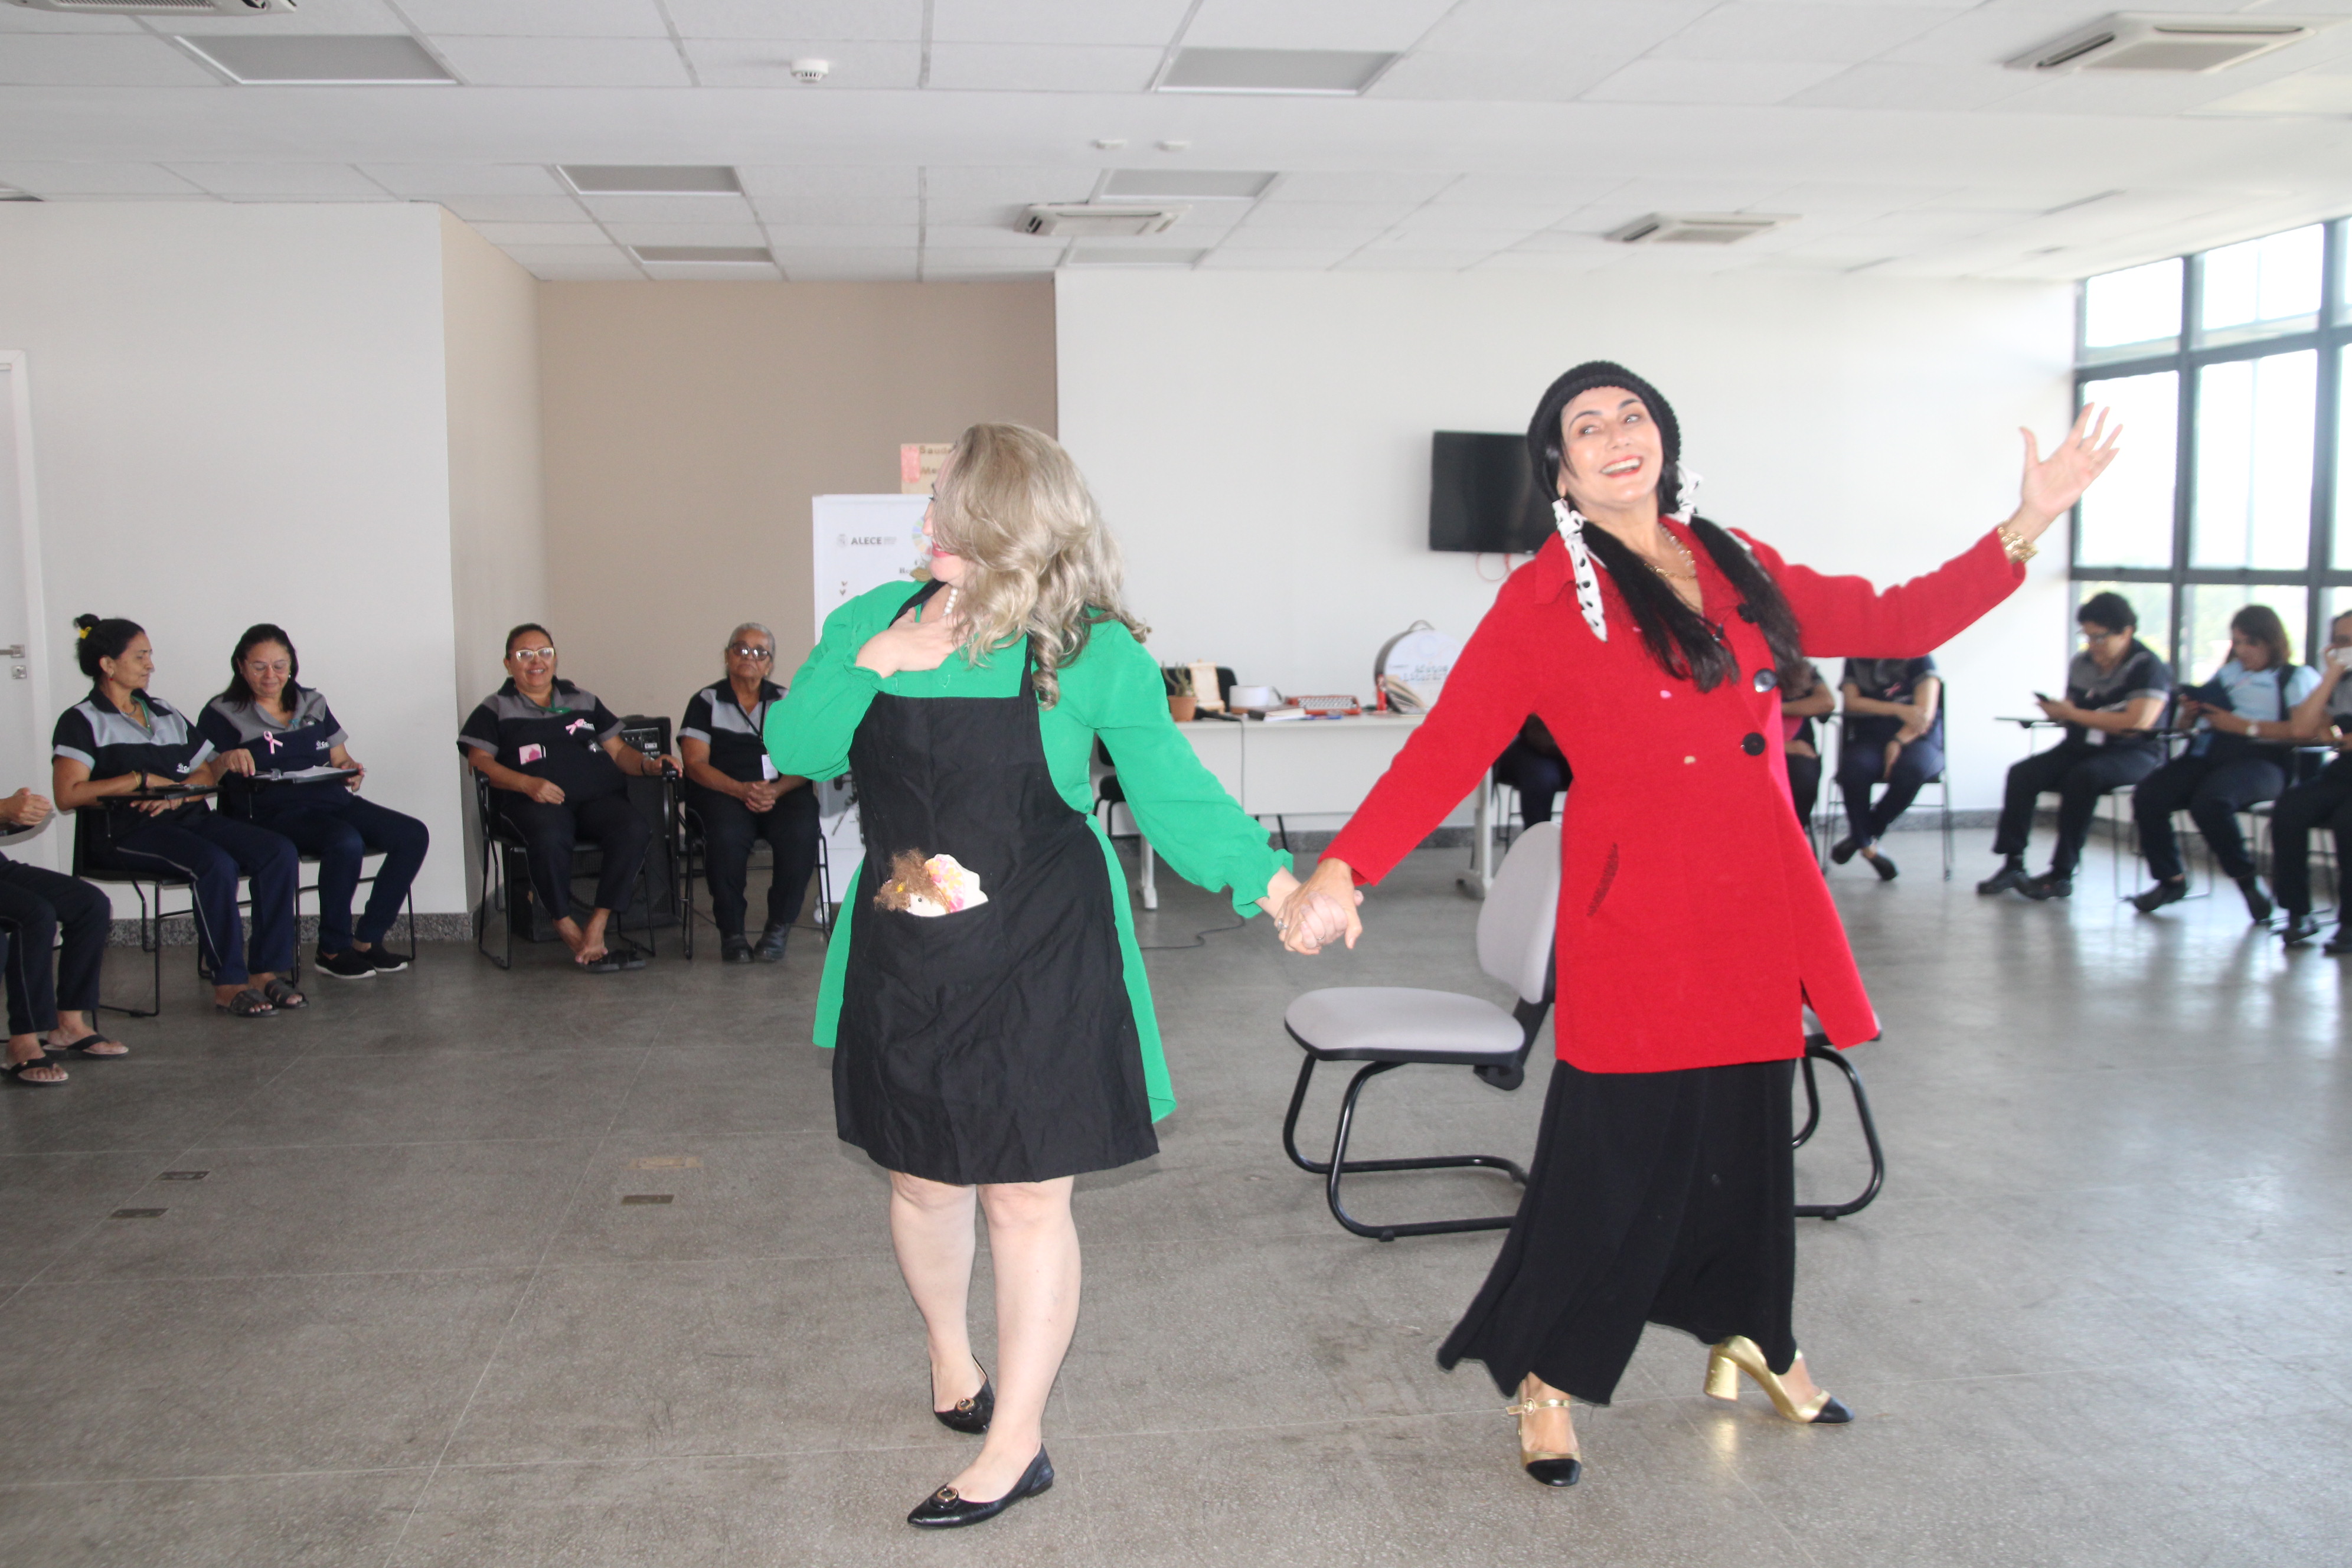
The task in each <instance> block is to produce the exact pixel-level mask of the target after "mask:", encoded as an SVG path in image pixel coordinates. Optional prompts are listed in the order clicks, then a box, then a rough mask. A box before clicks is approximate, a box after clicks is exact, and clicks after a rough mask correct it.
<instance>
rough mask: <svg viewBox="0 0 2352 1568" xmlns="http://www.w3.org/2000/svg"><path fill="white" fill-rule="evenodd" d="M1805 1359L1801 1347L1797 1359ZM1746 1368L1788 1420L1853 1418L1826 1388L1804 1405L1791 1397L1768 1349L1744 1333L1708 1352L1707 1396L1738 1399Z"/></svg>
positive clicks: (1829, 1422)
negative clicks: (1766, 1361)
mask: <svg viewBox="0 0 2352 1568" xmlns="http://www.w3.org/2000/svg"><path fill="white" fill-rule="evenodd" d="M1804 1359H1805V1352H1802V1351H1799V1352H1797V1360H1798V1361H1802V1360H1804ZM1795 1370H1796V1368H1795V1365H1794V1363H1791V1364H1790V1371H1791V1372H1793V1371H1795ZM1743 1372H1744V1373H1747V1374H1748V1376H1750V1377H1752V1378H1754V1379H1755V1380H1756V1386H1757V1387H1759V1388H1760V1389H1762V1390H1763V1391H1764V1392H1765V1393H1766V1394H1769V1395H1771V1397H1772V1408H1773V1409H1775V1410H1778V1411H1779V1412H1780V1415H1781V1416H1782V1418H1783V1419H1785V1420H1790V1421H1800V1422H1809V1423H1811V1424H1812V1425H1814V1426H1843V1424H1845V1423H1846V1422H1848V1421H1851V1420H1853V1411H1851V1410H1849V1409H1847V1408H1846V1407H1845V1405H1844V1404H1843V1402H1841V1401H1840V1400H1839V1399H1837V1398H1836V1396H1834V1395H1833V1394H1829V1393H1827V1392H1826V1391H1822V1390H1816V1391H1815V1393H1814V1394H1813V1397H1812V1398H1811V1399H1809V1400H1807V1401H1805V1402H1804V1403H1803V1404H1802V1405H1800V1404H1798V1403H1797V1402H1796V1401H1795V1400H1794V1399H1791V1398H1790V1396H1789V1390H1788V1386H1787V1385H1786V1384H1783V1383H1782V1382H1781V1381H1780V1374H1779V1373H1775V1372H1774V1371H1773V1370H1772V1369H1771V1368H1770V1367H1769V1366H1767V1365H1765V1364H1764V1352H1762V1351H1761V1350H1759V1349H1758V1348H1757V1346H1756V1342H1755V1341H1754V1340H1751V1339H1748V1338H1746V1337H1745V1336H1743V1335H1740V1334H1734V1335H1732V1336H1731V1337H1730V1338H1729V1339H1727V1340H1726V1341H1724V1342H1722V1343H1721V1344H1719V1345H1717V1346H1715V1347H1714V1348H1713V1349H1711V1350H1709V1351H1708V1352H1707V1353H1706V1392H1707V1396H1708V1397H1709V1398H1712V1399H1728V1400H1731V1401H1732V1402H1734V1403H1735V1404H1736V1403H1738V1399H1739V1374H1740V1373H1743Z"/></svg>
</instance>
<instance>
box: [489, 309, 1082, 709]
mask: <svg viewBox="0 0 2352 1568" xmlns="http://www.w3.org/2000/svg"><path fill="white" fill-rule="evenodd" d="M539 299H540V364H541V405H542V409H543V417H544V420H545V440H544V447H543V452H544V461H545V473H546V482H547V563H548V568H547V569H548V586H549V599H550V602H549V606H548V607H549V612H550V614H549V617H548V624H549V626H550V627H551V630H552V631H553V632H554V635H555V641H556V646H557V647H558V648H560V649H561V650H562V653H561V659H562V669H563V673H564V675H565V676H566V677H567V678H569V679H573V680H576V681H578V682H580V684H581V685H583V686H584V687H586V688H588V689H590V690H592V691H594V692H595V693H596V694H597V695H598V696H600V697H602V698H604V700H605V701H606V702H607V703H609V704H610V705H611V706H612V708H613V710H614V711H615V712H622V713H627V712H646V713H667V714H669V715H670V716H671V718H672V720H673V721H675V720H676V717H677V713H678V711H679V710H680V709H682V708H683V707H684V706H685V702H686V699H687V698H688V695H690V694H691V693H692V692H693V691H694V689H696V688H697V687H698V686H702V685H705V684H708V683H709V681H710V680H712V679H716V678H717V677H718V676H719V673H720V670H719V647H720V645H721V644H722V643H723V642H724V641H725V639H726V637H727V634H728V632H730V630H732V629H733V628H734V626H736V625H737V623H739V622H741V621H747V620H750V621H761V622H764V623H766V624H767V625H768V626H772V627H774V628H775V631H776V638H777V644H778V659H777V664H778V667H779V668H780V669H782V670H783V671H784V672H786V673H787V674H789V672H790V671H791V670H792V669H793V668H795V667H796V666H797V665H798V664H799V662H800V660H801V659H802V658H803V656H804V655H805V654H806V652H807V650H808V648H809V647H810V645H811V644H812V643H813V642H814V640H815V635H816V628H815V626H814V624H813V623H814V618H815V617H814V609H813V600H814V587H813V584H812V582H811V576H812V562H811V548H810V534H809V500H810V498H811V497H813V496H818V495H826V494H837V493H851V494H856V493H877V492H892V493H895V492H896V491H897V490H898V447H899V444H900V443H901V442H907V441H947V440H952V439H953V438H954V437H956V435H957V434H958V433H959V432H960V431H961V430H962V429H963V427H964V426H967V425H970V424H971V423H973V422H974V421H976V420H982V419H1011V420H1018V421H1020V422H1022V423H1024V424H1028V425H1034V426H1038V427H1040V428H1042V429H1045V430H1052V429H1054V428H1055V367H1054V353H1055V346H1054V294H1053V288H1052V285H1051V284H1050V283H1045V282H1038V283H1005V284H982V283H930V284H925V283H658V284H651V285H648V284H643V283H543V284H541V285H540V288H539ZM472 651H473V650H471V649H468V650H467V654H468V661H467V662H468V664H469V666H470V662H471V658H470V656H471V654H472Z"/></svg>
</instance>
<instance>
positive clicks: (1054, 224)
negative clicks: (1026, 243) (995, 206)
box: [1014, 202, 1192, 237]
mask: <svg viewBox="0 0 2352 1568" xmlns="http://www.w3.org/2000/svg"><path fill="white" fill-rule="evenodd" d="M1191 211H1192V208H1190V207H1181V206H1170V205H1165V204H1162V203H1157V202H1154V203H1148V204H1139V203H1132V202H1130V203H1127V204H1124V205H1122V204H1119V203H1115V202H1040V203H1038V204H1037V205H1035V206H1033V207H1029V208H1026V209H1024V211H1023V213H1022V214H1021V221H1020V222H1019V223H1017V224H1015V225H1014V227H1015V228H1018V229H1020V230H1021V231H1022V232H1023V233H1024V234H1066V235H1071V236H1073V237H1075V236H1077V235H1097V236H1099V235H1112V234H1118V235H1131V234H1160V233H1164V232H1166V230H1167V229H1169V228H1170V227H1171V226H1173V225H1174V224H1175V223H1176V221H1177V220H1178V219H1179V218H1181V217H1182V216H1184V215H1185V214H1186V213H1188V212H1191Z"/></svg>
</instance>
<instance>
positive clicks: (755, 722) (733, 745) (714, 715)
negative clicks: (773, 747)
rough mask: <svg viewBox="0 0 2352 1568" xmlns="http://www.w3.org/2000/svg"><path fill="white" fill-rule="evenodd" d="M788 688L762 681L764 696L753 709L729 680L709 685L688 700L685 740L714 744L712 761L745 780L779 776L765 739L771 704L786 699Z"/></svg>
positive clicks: (682, 730)
mask: <svg viewBox="0 0 2352 1568" xmlns="http://www.w3.org/2000/svg"><path fill="white" fill-rule="evenodd" d="M783 695H784V689H783V688H782V687H781V686H779V685H777V684H776V683H775V682H774V681H772V680H763V681H761V682H760V700H759V703H758V705H757V706H756V707H754V708H753V709H752V710H751V712H749V713H746V712H744V711H743V705H742V704H741V703H740V702H738V701H737V700H735V688H734V686H733V685H732V684H731V683H730V682H728V681H724V680H722V681H719V682H718V683H717V684H716V685H713V686H706V687H704V688H703V689H701V690H699V691H698V692H696V693H695V694H694V695H693V696H691V697H689V698H688V699H687V700H686V721H685V722H684V723H682V724H680V725H679V726H678V728H677V738H678V739H679V740H681V741H699V742H702V743H703V744H704V745H706V746H708V747H709V748H710V765H711V766H712V767H714V768H717V769H718V770H719V772H720V773H725V774H726V775H727V776H728V777H729V778H730V779H734V780H736V781H738V782H740V783H742V784H756V783H758V782H759V781H760V780H761V779H772V778H774V777H775V776H776V765H775V763H773V762H772V761H771V760H770V759H769V756H768V742H766V741H765V740H763V739H761V735H762V733H763V731H765V730H766V728H767V724H768V705H769V704H770V703H772V702H780V701H782V700H783Z"/></svg>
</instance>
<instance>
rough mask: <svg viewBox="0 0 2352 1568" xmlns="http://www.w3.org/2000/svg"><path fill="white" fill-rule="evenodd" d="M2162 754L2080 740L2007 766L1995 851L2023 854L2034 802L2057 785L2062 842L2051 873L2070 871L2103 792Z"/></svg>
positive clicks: (2142, 773) (2148, 769)
mask: <svg viewBox="0 0 2352 1568" xmlns="http://www.w3.org/2000/svg"><path fill="white" fill-rule="evenodd" d="M2162 760H2163V759H2162V758H2160V757H2158V755H2157V754H2156V753H2155V752H2148V751H2142V750H2139V749H2137V748H2136V747H2134V748H2126V747H2120V746H2094V745H2091V744H2088V743H2087V742H2081V741H2065V742H2061V743H2059V744H2058V745H2055V746H2053V747H2051V748H2050V749H2049V750H2048V751H2046V752H2035V753H2034V754H2033V755H2032V756H2030V757H2028V758H2026V759H2025V760H2024V761H2023V762H2021V763H2018V764H2017V765H2016V766H2014V767H2012V768H2011V769H2010V770H2009V785H2008V787H2007V788H2006V789H2005V790H2004V791H2003V792H2002V794H2001V800H2000V830H1999V831H1998V832H1996V833H1995V834H1994V835H1993V840H1992V852H1993V853H1994V854H1996V855H2003V856H2007V855H2016V856H2020V857H2022V856H2023V855H2024V853H2025V843H2026V840H2027V838H2028V837H2031V835H2032V832H2033V808H2034V806H2035V805H2036V804H2037V803H2038V802H2039V801H2040V799H2041V797H2042V796H2043V795H2048V794H2051V793H2052V792H2053V791H2054V792H2056V794H2057V796H2058V847H2057V850H2056V852H2055V853H2054V854H2053V855H2052V856H2051V858H2050V874H2051V875H2052V876H2053V877H2072V876H2073V875H2074V868H2075V867H2076V866H2077V865H2079V864H2081V862H2082V859H2083V841H2084V839H2085V838H2088V837H2090V834H2091V818H2093V817H2094V816H2097V815H2098V813H2099V797H2100V796H2101V795H2106V794H2108V793H2109V792H2111V791H2114V790H2119V789H2123V788H2126V787H2127V786H2129V785H2131V784H2137V783H2139V781H2140V780H2142V779H2144V778H2146V777H2147V775H2148V774H2150V773H2154V772H2155V771H2156V768H2157V764H2158V763H2159V762H2161V761H2162Z"/></svg>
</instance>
